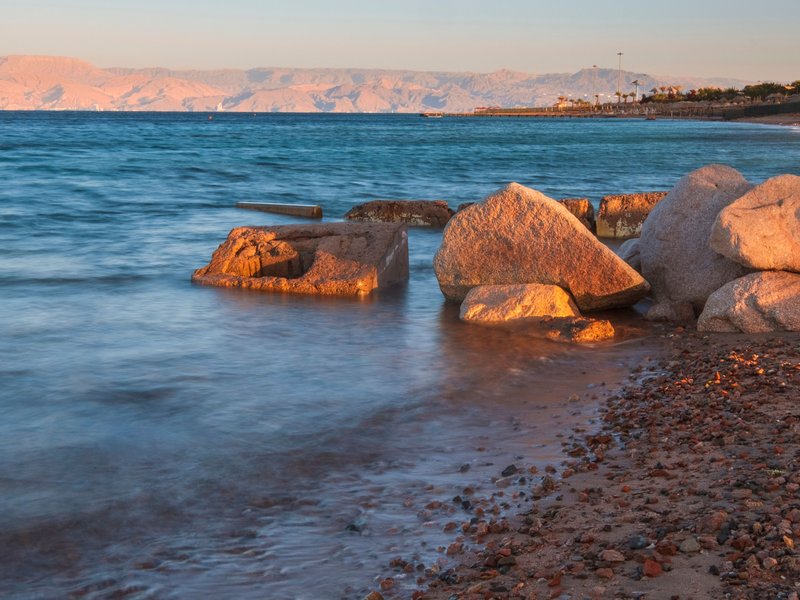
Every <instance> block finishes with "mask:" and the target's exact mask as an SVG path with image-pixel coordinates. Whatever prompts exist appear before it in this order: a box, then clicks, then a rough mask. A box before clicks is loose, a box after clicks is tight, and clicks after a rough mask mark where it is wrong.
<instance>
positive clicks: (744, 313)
mask: <svg viewBox="0 0 800 600" xmlns="http://www.w3.org/2000/svg"><path fill="white" fill-rule="evenodd" d="M697 329H698V331H718V332H743V333H766V332H770V331H800V275H798V274H796V273H788V272H785V271H762V272H759V273H751V274H750V275H746V276H744V277H741V278H739V279H736V280H735V281H731V282H730V283H728V284H726V285H724V286H723V287H721V288H720V289H719V290H717V291H716V292H714V293H713V294H711V296H710V297H709V298H708V302H706V306H705V309H704V310H703V312H702V314H701V315H700V318H699V319H698V320H697Z"/></svg>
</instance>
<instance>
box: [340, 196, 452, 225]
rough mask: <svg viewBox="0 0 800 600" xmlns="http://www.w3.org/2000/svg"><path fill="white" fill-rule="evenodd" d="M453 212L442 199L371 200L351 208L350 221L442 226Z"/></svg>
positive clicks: (347, 217) (346, 217) (348, 213)
mask: <svg viewBox="0 0 800 600" xmlns="http://www.w3.org/2000/svg"><path fill="white" fill-rule="evenodd" d="M453 214H454V212H453V210H452V209H451V208H450V207H449V206H448V205H447V202H445V201H444V200H373V201H371V202H366V203H364V204H359V205H357V206H354V207H353V208H351V209H350V210H349V211H348V212H347V214H346V215H345V216H344V218H345V219H348V220H350V221H369V222H373V223H405V224H406V225H416V226H419V227H444V226H445V225H447V222H448V221H449V220H450V217H452V216H453Z"/></svg>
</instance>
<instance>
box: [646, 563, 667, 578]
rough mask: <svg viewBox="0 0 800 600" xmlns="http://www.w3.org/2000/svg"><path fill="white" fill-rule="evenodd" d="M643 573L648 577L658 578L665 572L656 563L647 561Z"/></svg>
mask: <svg viewBox="0 0 800 600" xmlns="http://www.w3.org/2000/svg"><path fill="white" fill-rule="evenodd" d="M642 572H643V573H644V574H645V576H646V577H658V576H659V575H661V573H662V572H663V569H662V568H661V565H660V564H659V563H657V562H656V561H654V560H650V559H647V560H645V561H644V564H643V565H642Z"/></svg>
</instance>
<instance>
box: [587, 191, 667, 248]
mask: <svg viewBox="0 0 800 600" xmlns="http://www.w3.org/2000/svg"><path fill="white" fill-rule="evenodd" d="M666 195H667V192H645V193H641V194H618V195H613V196H603V197H602V198H601V199H600V210H599V211H598V214H597V236H598V237H601V238H611V239H616V240H627V239H631V238H635V237H639V235H640V234H641V232H642V225H643V224H644V222H645V220H646V219H647V217H648V215H649V214H650V212H651V211H652V210H653V207H654V206H655V205H656V204H658V203H659V202H660V201H661V200H663V199H664V197H665V196H666Z"/></svg>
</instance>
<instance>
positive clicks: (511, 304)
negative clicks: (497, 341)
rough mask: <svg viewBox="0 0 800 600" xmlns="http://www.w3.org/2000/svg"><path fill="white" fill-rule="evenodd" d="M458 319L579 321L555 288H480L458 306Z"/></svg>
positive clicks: (570, 303) (530, 285)
mask: <svg viewBox="0 0 800 600" xmlns="http://www.w3.org/2000/svg"><path fill="white" fill-rule="evenodd" d="M460 316H461V319H462V320H464V321H477V322H482V323H504V322H509V321H520V320H525V319H541V318H542V317H579V316H580V312H579V311H578V307H577V306H575V303H574V302H573V301H572V298H570V296H569V294H568V293H567V292H565V291H564V290H562V289H561V288H560V287H558V286H555V285H544V284H540V283H528V284H519V285H481V286H478V287H474V288H472V289H471V290H470V291H469V293H468V294H467V297H466V298H465V299H464V302H463V303H462V304H461V315H460Z"/></svg>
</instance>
